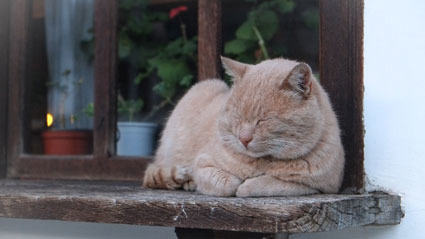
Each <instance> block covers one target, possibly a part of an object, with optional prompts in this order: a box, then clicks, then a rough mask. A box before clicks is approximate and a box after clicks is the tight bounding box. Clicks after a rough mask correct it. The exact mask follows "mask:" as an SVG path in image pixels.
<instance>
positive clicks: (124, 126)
mask: <svg viewBox="0 0 425 239" xmlns="http://www.w3.org/2000/svg"><path fill="white" fill-rule="evenodd" d="M142 107H143V101H142V100H141V99H137V100H124V99H123V98H122V96H121V95H119V97H118V113H119V115H120V116H121V117H122V116H125V118H126V119H127V120H126V121H125V120H121V121H118V124H117V131H118V132H117V133H118V141H117V154H118V155H124V156H148V155H152V153H153V149H154V144H155V136H156V131H157V128H158V124H156V123H151V122H136V121H134V119H135V115H136V114H137V113H139V112H140V110H141V109H142Z"/></svg>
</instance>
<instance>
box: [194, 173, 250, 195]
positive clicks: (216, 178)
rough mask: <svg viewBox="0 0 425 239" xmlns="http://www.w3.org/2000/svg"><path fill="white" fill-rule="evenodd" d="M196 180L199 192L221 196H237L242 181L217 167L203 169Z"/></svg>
mask: <svg viewBox="0 0 425 239" xmlns="http://www.w3.org/2000/svg"><path fill="white" fill-rule="evenodd" d="M195 181H196V183H197V188H196V190H197V191H198V192H200V193H202V194H207V195H213V196H219V197H231V196H235V193H236V190H237V189H238V187H239V185H240V184H241V183H242V180H241V179H240V178H238V177H236V176H234V175H232V174H229V173H227V172H225V171H223V170H220V169H216V168H207V169H204V170H201V171H200V172H198V174H197V177H195Z"/></svg>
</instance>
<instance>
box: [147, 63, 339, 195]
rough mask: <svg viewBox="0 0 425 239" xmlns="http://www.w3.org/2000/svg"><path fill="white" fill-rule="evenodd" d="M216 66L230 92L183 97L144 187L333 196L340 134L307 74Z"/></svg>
mask: <svg viewBox="0 0 425 239" xmlns="http://www.w3.org/2000/svg"><path fill="white" fill-rule="evenodd" d="M222 60H223V63H224V65H225V68H226V70H227V72H228V73H229V74H231V75H233V78H234V86H233V87H232V88H231V89H229V88H228V87H227V85H226V84H225V83H224V82H223V81H220V80H206V81H203V82H200V83H198V84H196V85H195V86H193V87H192V88H191V89H190V90H189V91H188V92H187V93H186V95H185V96H184V97H183V98H182V99H181V100H180V102H179V103H178V104H177V106H176V108H175V109H174V111H173V113H172V114H171V117H170V119H169V120H168V122H167V125H166V127H165V130H164V132H163V134H162V138H161V142H160V146H159V148H158V150H157V153H156V157H155V161H154V162H153V163H152V164H151V165H150V166H149V167H148V169H147V170H146V172H145V179H144V186H145V187H150V188H168V189H176V188H184V189H186V190H195V189H196V190H197V191H199V192H200V193H203V194H209V195H216V196H235V195H236V196H238V197H251V196H283V195H304V194H312V193H320V192H323V193H336V192H337V191H338V189H339V187H340V185H341V181H342V177H343V169H344V151H343V148H342V145H341V140H340V131H339V127H338V123H337V119H336V116H335V113H334V112H333V110H332V107H331V105H330V102H329V99H328V96H327V94H326V93H325V91H324V90H323V89H322V87H321V86H320V84H319V82H318V81H317V80H316V79H314V76H313V75H312V74H311V70H310V67H309V66H308V65H306V64H304V63H298V62H295V61H290V60H286V59H273V60H267V61H263V62H261V63H260V64H257V65H247V64H243V63H239V62H236V61H233V60H230V59H227V58H223V59H222ZM243 142H245V144H246V143H247V144H246V145H247V146H245V145H244V143H243Z"/></svg>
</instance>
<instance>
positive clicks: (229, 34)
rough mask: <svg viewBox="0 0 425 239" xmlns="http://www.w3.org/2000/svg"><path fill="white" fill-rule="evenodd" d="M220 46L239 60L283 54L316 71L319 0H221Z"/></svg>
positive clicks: (257, 60)
mask: <svg viewBox="0 0 425 239" xmlns="http://www.w3.org/2000/svg"><path fill="white" fill-rule="evenodd" d="M261 40H262V41H264V44H260V43H259V42H260V41H261ZM223 45H224V55H226V56H228V57H230V58H233V59H236V60H239V61H242V62H246V63H257V62H259V61H262V60H264V59H266V58H275V57H284V58H289V59H293V60H298V61H304V62H306V63H308V64H310V66H311V67H312V69H313V71H314V72H318V71H319V1H318V0H267V1H260V0H232V1H223Z"/></svg>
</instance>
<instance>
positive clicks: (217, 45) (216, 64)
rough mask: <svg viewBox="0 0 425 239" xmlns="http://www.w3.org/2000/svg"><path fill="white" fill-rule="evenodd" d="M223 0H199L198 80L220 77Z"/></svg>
mask: <svg viewBox="0 0 425 239" xmlns="http://www.w3.org/2000/svg"><path fill="white" fill-rule="evenodd" d="M221 45H222V43H221V0H199V1H198V80H205V79H208V78H220V76H221V72H222V68H221V61H220V54H221V48H222V47H221Z"/></svg>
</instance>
